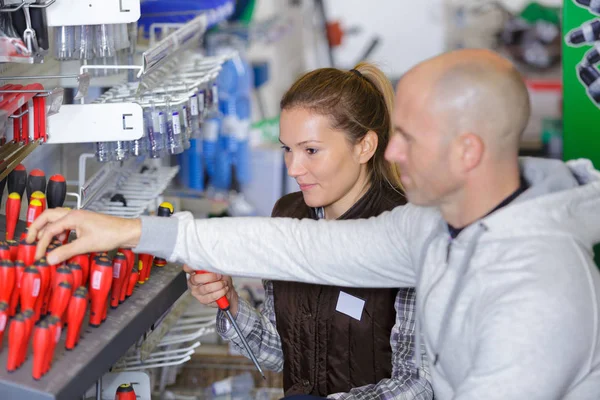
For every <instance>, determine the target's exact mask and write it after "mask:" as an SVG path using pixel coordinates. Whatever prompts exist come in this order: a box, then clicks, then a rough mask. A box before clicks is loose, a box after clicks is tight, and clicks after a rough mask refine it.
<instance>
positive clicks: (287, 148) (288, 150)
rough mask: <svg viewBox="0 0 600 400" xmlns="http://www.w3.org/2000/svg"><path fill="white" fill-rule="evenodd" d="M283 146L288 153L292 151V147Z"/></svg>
mask: <svg viewBox="0 0 600 400" xmlns="http://www.w3.org/2000/svg"><path fill="white" fill-rule="evenodd" d="M281 148H282V149H283V151H285V152H286V153H289V152H290V151H291V149H290V148H289V147H287V146H281Z"/></svg>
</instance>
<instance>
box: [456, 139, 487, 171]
mask: <svg viewBox="0 0 600 400" xmlns="http://www.w3.org/2000/svg"><path fill="white" fill-rule="evenodd" d="M458 147H459V151H460V159H461V162H462V165H463V168H464V169H465V171H470V170H472V169H473V168H475V167H477V166H478V165H479V163H480V162H481V159H482V158H483V152H484V150H485V144H484V143H483V140H481V137H479V136H478V135H476V134H474V133H463V134H462V135H460V136H459V137H458Z"/></svg>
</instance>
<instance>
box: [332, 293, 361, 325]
mask: <svg viewBox="0 0 600 400" xmlns="http://www.w3.org/2000/svg"><path fill="white" fill-rule="evenodd" d="M363 308H365V301H364V300H363V299H359V298H358V297H354V296H352V295H349V294H348V293H345V292H342V291H340V296H339V297H338V302H337V306H335V310H336V311H339V312H341V313H342V314H346V315H347V316H349V317H352V318H354V319H355V320H357V321H360V318H361V317H362V312H363Z"/></svg>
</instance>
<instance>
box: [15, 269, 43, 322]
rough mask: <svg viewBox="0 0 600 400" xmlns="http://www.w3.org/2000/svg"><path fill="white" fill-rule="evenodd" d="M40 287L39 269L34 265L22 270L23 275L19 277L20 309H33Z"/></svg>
mask: <svg viewBox="0 0 600 400" xmlns="http://www.w3.org/2000/svg"><path fill="white" fill-rule="evenodd" d="M41 287H42V277H41V275H40V271H38V269H37V268H36V267H34V266H31V267H27V268H25V272H23V276H22V277H21V293H20V294H21V297H20V300H21V310H34V309H35V303H36V302H37V300H38V297H39V296H40V289H41ZM34 316H35V313H34ZM34 322H35V321H34Z"/></svg>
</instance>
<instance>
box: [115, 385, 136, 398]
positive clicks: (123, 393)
mask: <svg viewBox="0 0 600 400" xmlns="http://www.w3.org/2000/svg"><path fill="white" fill-rule="evenodd" d="M135 399H136V396H135V391H134V390H133V386H131V384H130V383H124V384H122V385H120V386H119V387H118V388H117V393H116V394H115V400H135Z"/></svg>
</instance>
